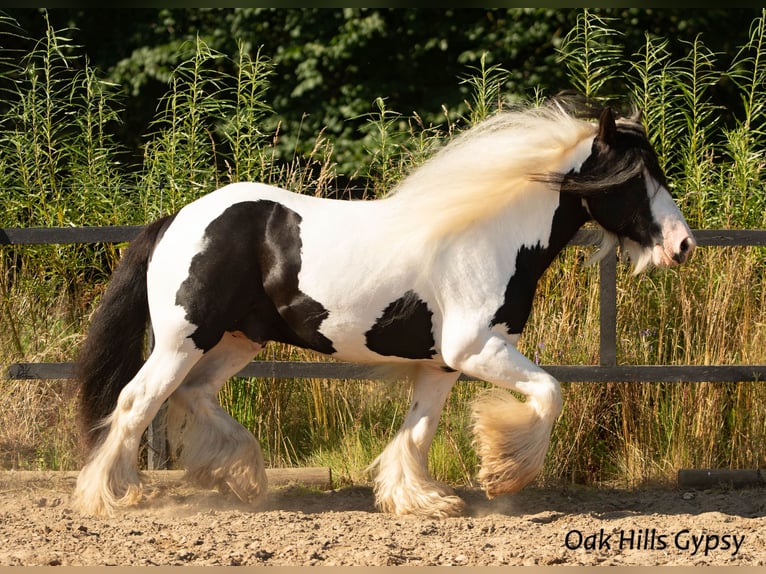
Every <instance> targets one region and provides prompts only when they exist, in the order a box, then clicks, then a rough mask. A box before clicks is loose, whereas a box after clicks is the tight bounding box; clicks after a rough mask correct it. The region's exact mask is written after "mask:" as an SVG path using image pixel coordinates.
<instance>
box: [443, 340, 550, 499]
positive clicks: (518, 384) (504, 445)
mask: <svg viewBox="0 0 766 574" xmlns="http://www.w3.org/2000/svg"><path fill="white" fill-rule="evenodd" d="M447 351H448V355H446V354H445V358H447V360H448V364H449V365H450V366H451V367H453V368H454V369H458V370H461V371H463V372H464V373H466V374H468V375H470V376H473V377H476V378H477V379H481V380H485V381H488V382H491V383H494V384H496V385H498V386H500V387H503V388H504V389H511V390H514V391H517V392H519V393H522V394H524V395H525V396H526V401H524V402H522V401H519V400H518V399H516V398H515V397H514V396H513V395H512V394H511V393H508V392H507V391H505V390H501V389H495V390H493V391H488V392H486V393H484V394H482V395H480V396H479V397H478V398H477V399H476V401H475V402H474V404H473V431H474V443H475V446H476V450H477V453H478V455H479V457H480V459H481V469H480V471H479V477H478V478H479V480H480V481H481V483H482V484H483V485H484V488H485V489H486V491H487V495H488V496H490V497H492V496H495V495H498V494H503V493H509V492H516V491H517V490H519V489H521V488H522V487H524V486H525V485H526V484H528V483H529V482H531V481H532V480H533V479H534V478H535V476H537V474H538V473H539V472H540V470H542V467H543V463H544V462H545V455H546V453H547V451H548V445H549V443H550V436H551V430H552V429H553V424H554V422H555V421H556V418H557V417H558V415H559V413H560V412H561V407H562V398H561V387H560V385H559V383H558V381H557V380H556V379H555V378H553V377H552V376H551V375H549V374H548V373H547V372H545V371H544V370H543V369H541V368H540V367H538V366H537V365H535V364H534V363H533V362H532V361H530V360H529V359H527V358H526V357H525V356H524V355H522V354H521V353H520V352H519V351H518V350H517V349H516V346H515V341H514V340H513V339H512V338H510V337H508V338H506V337H503V336H502V335H500V334H497V333H489V334H487V336H486V337H484V338H481V337H477V338H475V339H474V340H473V342H471V343H469V344H461V345H456V346H454V347H452V348H451V349H447Z"/></svg>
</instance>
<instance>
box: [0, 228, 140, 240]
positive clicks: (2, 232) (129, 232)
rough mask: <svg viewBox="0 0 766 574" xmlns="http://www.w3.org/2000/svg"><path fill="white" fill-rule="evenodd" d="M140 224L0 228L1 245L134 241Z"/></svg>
mask: <svg viewBox="0 0 766 574" xmlns="http://www.w3.org/2000/svg"><path fill="white" fill-rule="evenodd" d="M141 229H142V226H140V225H115V226H109V227H28V228H27V227H24V228H21V227H19V228H5V229H0V245H40V244H46V243H51V244H65V243H122V242H124V241H132V240H133V239H134V238H135V236H136V235H138V233H139V232H140V231H141Z"/></svg>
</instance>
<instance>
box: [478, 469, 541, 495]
mask: <svg viewBox="0 0 766 574" xmlns="http://www.w3.org/2000/svg"><path fill="white" fill-rule="evenodd" d="M536 475H537V472H534V473H527V474H526V475H525V476H524V475H521V474H520V473H518V472H517V471H516V470H515V469H512V468H511V469H508V468H504V469H503V470H501V471H499V472H495V471H492V470H488V469H486V468H484V467H482V468H481V469H480V470H479V475H478V476H477V478H478V480H479V483H480V484H481V485H482V486H483V488H484V492H486V493H487V498H494V497H496V496H499V495H501V494H513V493H514V492H518V491H519V490H521V489H522V488H524V487H525V486H526V485H528V484H529V483H530V482H532V481H533V480H534V479H535V476H536Z"/></svg>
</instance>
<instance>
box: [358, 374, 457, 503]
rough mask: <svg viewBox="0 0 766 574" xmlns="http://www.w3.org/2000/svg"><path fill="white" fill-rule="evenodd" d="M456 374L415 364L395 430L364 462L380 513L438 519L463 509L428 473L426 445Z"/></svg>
mask: <svg viewBox="0 0 766 574" xmlns="http://www.w3.org/2000/svg"><path fill="white" fill-rule="evenodd" d="M459 375H460V373H457V372H455V373H445V372H444V371H442V370H441V369H434V368H431V367H425V366H422V367H419V368H418V370H417V373H416V376H415V378H414V381H413V390H412V401H411V404H410V410H409V412H408V413H407V416H406V418H405V420H404V424H403V425H402V427H401V429H399V432H398V433H397V434H396V436H395V437H394V439H393V440H392V441H391V442H390V443H389V444H388V446H387V447H386V448H385V450H384V451H383V452H382V453H381V454H380V456H378V458H377V459H375V462H373V463H372V465H370V467H371V468H372V467H377V476H376V477H375V503H376V505H377V506H378V507H379V508H380V509H381V510H383V511H385V512H391V513H393V514H416V515H420V516H429V517H434V518H442V517H446V516H458V515H460V514H462V513H463V510H464V508H465V504H464V503H463V501H462V499H461V498H460V497H458V496H457V495H455V493H454V491H453V490H452V489H451V488H450V487H448V486H447V485H445V484H442V483H440V482H437V481H436V480H434V479H433V478H432V477H431V475H430V474H429V472H428V450H429V449H430V447H431V441H432V440H433V438H434V435H435V434H436V427H437V425H438V423H439V415H440V414H441V411H442V408H443V407H444V402H445V401H446V399H447V396H448V395H449V393H450V390H451V389H452V386H453V385H454V383H455V381H456V380H457V378H458V376H459Z"/></svg>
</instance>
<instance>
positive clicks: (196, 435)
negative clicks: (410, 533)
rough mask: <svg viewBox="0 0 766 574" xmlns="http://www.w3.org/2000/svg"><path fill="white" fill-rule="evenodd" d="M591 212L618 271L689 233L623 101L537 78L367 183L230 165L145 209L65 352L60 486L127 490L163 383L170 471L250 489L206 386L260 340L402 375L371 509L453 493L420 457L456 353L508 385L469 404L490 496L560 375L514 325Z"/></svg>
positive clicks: (247, 496)
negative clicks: (190, 190)
mask: <svg viewBox="0 0 766 574" xmlns="http://www.w3.org/2000/svg"><path fill="white" fill-rule="evenodd" d="M586 111H587V112H589V113H586ZM587 221H593V222H595V223H596V224H597V225H598V226H600V227H601V228H602V229H603V232H604V242H603V244H602V249H601V251H602V252H603V251H605V250H608V249H610V248H611V247H612V246H613V245H615V244H617V243H618V242H619V244H620V245H621V247H622V248H623V249H624V250H625V251H627V253H628V255H629V256H630V258H631V260H632V262H633V264H634V270H635V272H639V271H641V270H642V269H644V268H645V267H647V265H650V264H654V265H657V266H670V265H674V264H678V263H682V262H683V261H685V260H686V258H687V257H688V255H689V254H690V253H691V251H692V250H693V249H694V247H695V240H694V237H693V236H692V232H691V231H690V230H689V227H688V226H687V224H686V222H685V220H684V218H683V216H682V214H681V212H680V211H679V209H678V207H677V206H676V204H675V203H674V201H673V199H672V198H671V195H670V193H669V192H668V186H667V184H666V181H665V177H664V175H663V172H662V170H661V168H660V165H659V163H658V159H657V156H656V154H655V152H654V150H653V149H652V146H651V145H650V143H649V140H648V138H647V135H646V132H645V130H644V127H643V126H642V124H641V122H640V120H639V119H638V118H637V117H616V115H615V113H614V112H613V111H612V110H611V109H610V108H603V109H600V110H595V111H594V110H593V108H592V107H590V108H587V110H585V108H584V107H580V106H578V105H575V104H573V103H572V102H569V101H566V100H558V99H553V100H551V101H549V102H548V103H546V104H545V105H542V106H539V107H525V108H520V109H515V110H511V111H506V112H500V113H497V114H496V115H494V116H493V117H491V118H489V119H487V120H485V121H484V122H482V123H479V124H478V125H476V126H474V127H472V128H470V129H468V130H466V131H465V132H463V133H462V134H461V135H459V136H457V137H455V138H454V139H453V140H452V141H451V142H450V143H448V144H447V145H445V146H444V147H443V148H442V149H441V150H440V151H438V152H437V153H436V154H435V155H434V156H433V157H431V158H430V159H429V160H428V161H426V162H425V163H424V164H423V165H422V166H420V167H418V168H416V169H414V170H413V172H412V173H411V174H410V175H409V176H407V177H406V178H405V179H403V180H402V181H401V183H400V184H399V185H398V186H396V188H395V189H393V190H392V192H391V193H390V194H389V195H387V196H386V197H384V198H381V199H376V200H359V201H344V200H331V199H323V198H316V197H312V196H308V195H301V194H297V193H292V192H290V191H286V190H284V189H279V188H276V187H272V186H268V185H264V184H259V183H233V184H230V185H227V186H225V187H222V188H220V189H218V190H217V191H213V192H212V193H209V194H208V195H205V196H203V197H201V198H200V199H198V200H196V201H194V202H192V203H190V204H188V205H186V206H185V207H184V208H182V209H181V210H180V211H178V212H177V213H176V214H174V215H171V216H168V217H164V218H162V219H159V220H158V221H155V222H154V223H151V224H149V225H147V226H146V227H145V228H144V230H143V231H142V232H141V233H140V234H139V235H138V237H137V238H136V239H135V240H134V241H133V242H132V243H131V245H130V246H129V248H128V249H127V250H126V253H125V254H124V257H123V259H122V261H121V263H120V265H119V266H118V268H117V269H116V271H115V273H114V275H113V278H112V279H111V281H110V284H109V286H108V288H107V290H106V292H105V294H104V296H103V298H102V301H101V303H100V306H99V308H98V309H97V311H96V312H95V313H94V316H93V318H92V321H91V325H90V329H89V333H88V336H87V338H86V340H85V342H84V344H83V347H82V349H81V352H80V356H79V358H78V368H77V373H78V378H79V379H80V381H81V387H80V417H81V424H82V427H83V429H84V436H85V438H86V441H85V442H86V443H87V445H88V448H89V452H90V455H89V458H88V461H87V463H86V465H85V467H84V468H83V469H82V471H81V472H80V474H79V477H78V481H77V485H76V488H75V493H74V501H75V503H76V505H77V506H78V507H79V509H80V510H81V511H82V512H85V513H90V514H102V515H103V514H106V515H108V514H113V513H114V512H115V510H116V509H118V508H120V507H124V506H127V505H131V504H135V503H137V502H138V501H139V500H140V499H141V496H142V494H141V493H142V485H141V477H140V474H139V471H138V465H137V457H138V449H139V443H140V440H141V436H142V433H143V431H144V430H145V429H146V428H147V426H148V425H149V423H150V421H151V420H152V418H153V417H154V416H155V415H156V414H157V412H158V410H159V409H160V406H161V405H162V404H163V403H164V402H165V401H168V415H167V420H168V440H169V441H170V443H171V447H172V449H173V451H174V452H176V453H178V457H179V458H178V461H179V464H180V465H182V466H183V467H184V468H185V469H186V470H187V476H188V477H189V478H190V479H192V480H193V481H195V482H196V483H197V484H200V485H202V486H205V487H218V488H220V489H222V490H225V491H231V492H233V493H234V494H236V495H237V496H238V497H240V498H241V499H242V500H245V501H255V500H256V499H258V497H260V496H261V495H262V494H263V493H264V492H265V490H266V486H267V485H266V475H265V471H264V464H263V457H262V454H261V450H260V447H259V444H258V442H257V440H256V439H255V437H254V436H253V435H252V434H251V433H249V432H248V431H247V430H246V429H245V428H244V427H242V426H241V425H240V424H239V423H237V422H236V421H235V420H234V419H233V418H232V417H231V416H230V415H229V414H227V413H226V412H225V411H224V410H223V408H222V407H221V406H220V405H219V404H218V402H217V399H216V395H217V392H218V390H219V389H220V388H221V386H222V385H223V384H224V382H225V381H226V380H227V379H229V378H230V377H231V376H233V375H234V374H236V373H237V372H238V371H240V370H241V369H242V368H243V367H244V366H245V365H247V364H248V362H250V361H251V360H252V359H253V358H254V357H255V356H256V355H257V354H258V352H259V351H260V350H261V349H262V348H263V346H264V345H265V344H266V343H267V342H269V341H279V342H282V343H288V344H292V345H297V346H300V347H302V348H307V349H313V350H314V351H318V352H320V353H324V354H326V355H329V356H331V357H334V358H336V359H340V360H344V361H352V362H358V363H361V364H367V365H376V366H378V367H379V368H380V369H381V370H382V371H383V372H384V373H385V372H388V373H389V374H391V375H392V376H394V377H400V378H401V377H402V376H406V378H407V379H409V380H410V381H411V384H412V398H411V405H410V408H409V411H408V413H407V415H406V418H405V420H404V423H403V425H402V427H401V429H400V430H399V431H398V433H397V434H396V436H395V437H394V438H393V439H392V440H391V442H390V443H389V444H388V445H387V446H386V448H385V449H384V450H383V452H382V453H381V454H380V455H379V456H378V457H377V459H376V460H375V461H374V462H373V463H372V465H371V468H373V469H374V470H375V471H376V475H375V478H374V492H375V501H376V504H377V506H378V508H380V509H381V510H382V511H387V512H391V513H394V514H417V515H421V516H430V517H443V516H453V515H459V514H461V513H462V512H463V511H464V502H463V501H462V499H461V498H460V497H459V496H457V495H456V494H455V492H454V491H453V490H452V489H451V488H450V487H449V486H447V485H445V484H442V483H440V482H437V481H436V480H434V479H433V478H432V477H431V476H430V474H429V472H428V468H427V455H428V451H429V448H430V445H431V441H432V439H433V437H434V433H435V431H436V427H437V424H438V421H439V416H440V413H441V411H442V408H443V406H444V402H445V399H446V398H447V396H448V394H449V392H450V390H451V388H452V386H453V385H454V384H455V382H456V381H457V379H458V377H459V375H460V373H467V374H468V375H470V376H472V377H475V378H478V379H481V380H484V381H488V382H490V383H493V384H494V385H496V386H497V387H500V388H501V389H505V390H513V391H516V392H518V393H521V394H522V395H524V396H525V397H526V400H525V401H519V400H517V399H516V398H515V397H514V396H513V395H512V394H511V393H508V392H505V391H503V392H489V393H487V394H486V395H485V396H483V397H481V398H479V399H478V400H477V402H476V403H475V404H474V405H473V412H472V415H473V421H474V422H473V432H474V434H475V446H476V449H477V452H478V454H479V456H480V459H481V468H480V472H479V476H478V478H479V480H480V481H481V482H482V483H483V485H484V487H485V489H486V491H487V493H488V495H489V496H494V495H497V494H500V493H506V492H514V491H517V490H519V489H520V488H522V487H523V486H524V485H525V484H527V483H529V482H530V481H531V480H532V479H533V478H534V477H535V476H536V474H538V472H539V471H540V469H541V467H542V465H543V461H544V458H545V454H546V450H547V448H548V444H549V441H550V434H551V429H552V427H553V424H554V422H555V420H556V418H557V416H558V415H559V413H560V411H561V408H562V395H561V391H560V386H559V383H558V382H557V381H556V379H554V378H553V377H552V376H551V375H549V374H548V373H547V372H546V371H545V370H543V369H542V368H540V367H539V366H537V365H536V364H535V363H534V362H532V361H530V360H529V359H527V358H526V357H525V356H524V355H522V354H521V353H520V352H519V351H518V350H517V348H516V344H517V342H518V338H519V335H520V334H521V332H522V329H523V328H524V324H525V323H526V321H527V318H528V316H529V313H530V310H531V307H532V301H533V295H534V292H535V286H536V283H537V281H538V279H539V278H540V276H541V275H542V273H543V272H544V271H545V269H546V268H547V267H548V266H549V264H550V263H551V261H552V260H553V259H554V257H555V256H556V255H557V253H559V252H560V251H561V250H562V249H563V248H564V246H566V244H567V243H568V242H569V241H570V239H571V238H572V237H573V235H574V234H575V233H576V231H577V230H578V229H579V228H580V227H581V226H582V225H583V224H584V223H586V222H587ZM596 256H598V254H597V255H596ZM148 321H150V323H151V327H152V329H153V332H154V347H153V350H152V351H151V353H150V354H149V356H148V358H147V359H146V360H145V361H144V358H143V351H144V338H145V331H146V327H147V322H148ZM378 367H376V368H378Z"/></svg>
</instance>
